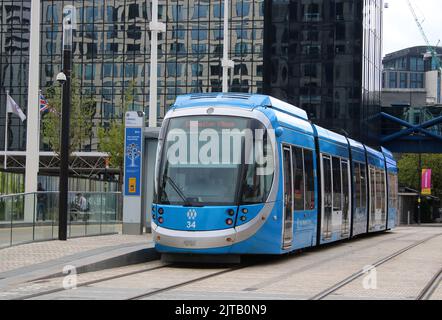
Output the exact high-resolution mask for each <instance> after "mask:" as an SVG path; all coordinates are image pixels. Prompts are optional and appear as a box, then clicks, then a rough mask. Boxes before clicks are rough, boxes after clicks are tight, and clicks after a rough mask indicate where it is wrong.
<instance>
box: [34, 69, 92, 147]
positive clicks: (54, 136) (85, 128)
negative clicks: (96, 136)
mask: <svg viewBox="0 0 442 320" xmlns="http://www.w3.org/2000/svg"><path fill="white" fill-rule="evenodd" d="M71 89H72V91H71V114H70V131H69V132H70V143H69V153H72V152H73V151H76V150H80V149H81V145H82V144H83V143H84V142H85V141H86V140H87V139H90V137H91V136H92V126H93V121H92V118H93V116H94V115H95V111H96V101H95V99H94V98H93V96H89V97H86V96H83V95H82V92H81V87H80V81H79V80H78V79H77V78H76V77H75V75H74V74H72V78H71ZM45 96H46V98H47V100H48V103H49V105H50V107H51V111H52V112H49V113H47V114H46V115H44V116H43V120H42V124H43V141H44V142H45V143H47V144H49V146H50V147H51V149H52V150H53V151H54V152H55V153H57V154H59V153H60V132H61V109H62V108H61V104H62V88H61V86H59V85H56V84H54V85H53V86H51V87H49V88H48V89H47V91H46V95H45Z"/></svg>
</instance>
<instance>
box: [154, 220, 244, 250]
mask: <svg viewBox="0 0 442 320" xmlns="http://www.w3.org/2000/svg"><path fill="white" fill-rule="evenodd" d="M152 235H153V239H154V241H155V243H157V244H160V245H163V246H167V247H174V248H180V249H211V248H221V247H226V246H231V245H232V244H234V243H235V241H236V236H237V231H236V230H235V228H230V229H224V230H213V231H182V230H171V229H166V228H163V227H160V226H158V225H157V224H155V223H154V222H152Z"/></svg>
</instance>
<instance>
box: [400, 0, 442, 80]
mask: <svg viewBox="0 0 442 320" xmlns="http://www.w3.org/2000/svg"><path fill="white" fill-rule="evenodd" d="M407 2H408V7H410V11H411V13H412V14H413V17H414V20H415V21H416V24H417V26H418V28H419V30H420V32H421V35H422V37H423V38H424V40H425V43H426V44H427V50H428V51H429V53H430V54H431V57H432V58H433V61H434V63H435V64H436V69H437V70H438V71H439V76H440V74H441V73H442V62H441V60H440V58H439V56H438V54H437V51H436V48H435V47H434V46H432V45H431V43H430V40H428V37H427V35H426V34H425V31H424V28H423V27H422V24H421V23H420V21H419V18H418V17H417V14H416V11H414V8H413V5H412V4H411V1H410V0H407Z"/></svg>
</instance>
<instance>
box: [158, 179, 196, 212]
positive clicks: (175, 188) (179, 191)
mask: <svg viewBox="0 0 442 320" xmlns="http://www.w3.org/2000/svg"><path fill="white" fill-rule="evenodd" d="M163 177H164V178H166V179H167V180H169V182H170V185H171V186H172V188H173V189H174V190H175V191H176V193H177V194H178V195H179V196H180V198H181V199H183V202H184V206H186V207H191V206H192V203H190V202H189V200H187V197H186V196H185V194H184V193H183V191H181V189H180V188H179V187H178V186H177V184H176V183H175V181H173V179H172V178H171V177H169V176H168V175H164V176H163Z"/></svg>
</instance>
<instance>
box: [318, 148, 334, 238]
mask: <svg viewBox="0 0 442 320" xmlns="http://www.w3.org/2000/svg"><path fill="white" fill-rule="evenodd" d="M332 175H333V172H332V167H331V158H330V157H327V156H324V155H323V156H322V174H321V177H322V197H323V199H322V224H321V229H322V232H321V233H322V239H323V240H327V239H330V237H331V235H332V218H333V216H332V211H333V201H332V199H333V197H332Z"/></svg>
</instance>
